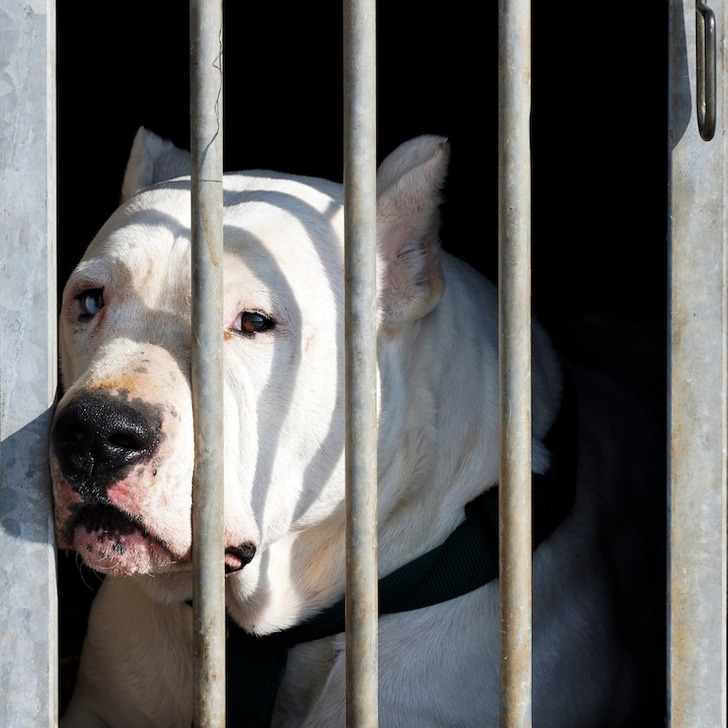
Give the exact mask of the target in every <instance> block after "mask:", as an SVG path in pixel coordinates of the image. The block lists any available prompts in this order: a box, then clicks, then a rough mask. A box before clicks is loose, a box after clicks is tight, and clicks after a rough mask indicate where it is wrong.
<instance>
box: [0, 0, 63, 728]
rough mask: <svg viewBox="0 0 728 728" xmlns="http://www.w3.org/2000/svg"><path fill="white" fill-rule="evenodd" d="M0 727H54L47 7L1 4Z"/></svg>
mask: <svg viewBox="0 0 728 728" xmlns="http://www.w3.org/2000/svg"><path fill="white" fill-rule="evenodd" d="M0 5H2V7H1V8H0V37H2V39H3V40H2V52H1V54H2V67H3V76H2V78H3V81H2V83H3V91H2V94H0V118H1V119H2V124H0V160H2V161H1V162H0V200H2V202H1V203H0V230H1V231H2V242H1V243H0V280H1V281H2V283H1V284H0V591H1V593H2V598H1V599H0V625H2V637H1V638H0V645H2V647H1V649H0V696H1V697H0V725H4V726H31V725H32V726H48V727H49V728H50V727H51V726H56V725H58V647H57V645H58V604H57V596H56V594H57V587H56V571H55V569H56V552H55V541H54V534H53V518H52V512H53V509H52V504H51V488H50V483H49V470H48V432H49V430H50V416H51V406H52V404H53V398H54V395H55V390H56V366H57V351H56V350H57V347H56V321H57V317H56V88H55V68H56V42H55V39H56V27H55V23H56V11H55V2H54V1H53V0H45V1H44V0H40V2H37V3H34V4H33V6H32V9H30V8H29V6H28V4H27V3H25V2H20V1H19V0H18V1H16V0H3V2H2V3H0Z"/></svg>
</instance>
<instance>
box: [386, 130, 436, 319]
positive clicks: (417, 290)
mask: <svg viewBox="0 0 728 728" xmlns="http://www.w3.org/2000/svg"><path fill="white" fill-rule="evenodd" d="M449 158H450V146H449V144H448V143H447V139H445V138H444V137H440V136H421V137H417V138H416V139H411V140H410V141H408V142H405V143H404V144H402V145H401V146H399V147H398V148H397V149H395V150H394V151H393V152H392V153H391V154H390V155H389V156H388V157H387V158H386V159H385V160H384V161H383V162H382V164H381V165H380V166H379V170H378V172H377V249H378V253H379V258H378V260H379V266H380V269H379V270H378V272H377V275H378V282H379V305H380V316H381V324H382V325H383V326H384V327H385V328H397V327H398V326H401V325H404V324H406V323H409V322H411V321H415V320H416V319H418V318H420V317H422V316H424V315H425V314H427V313H429V312H430V311H431V310H432V309H433V308H434V307H435V305H436V304H437V302H438V300H439V299H440V295H441V294H442V291H443V289H444V279H443V274H442V266H441V263H440V238H439V234H440V211H439V206H440V202H441V196H440V191H441V189H442V186H443V183H444V180H445V174H446V172H447V164H448V161H449Z"/></svg>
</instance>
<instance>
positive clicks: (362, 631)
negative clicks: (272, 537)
mask: <svg viewBox="0 0 728 728" xmlns="http://www.w3.org/2000/svg"><path fill="white" fill-rule="evenodd" d="M375 72H376V50H375V2H374V0H351V2H345V3H344V197H345V231H346V412H347V415H346V428H347V429H346V474H347V484H346V546H347V551H346V566H347V571H346V575H347V577H346V724H347V726H356V727H357V728H358V727H360V726H372V727H373V726H376V725H378V698H377V671H378V645H377V636H378V627H377V619H378V605H377V597H378V587H377V413H376V387H377V376H376V371H377V370H376V367H377V364H376V361H377V350H376V308H377V307H376V249H375V240H376V95H375V94H376V82H375Z"/></svg>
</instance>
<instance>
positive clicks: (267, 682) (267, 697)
mask: <svg viewBox="0 0 728 728" xmlns="http://www.w3.org/2000/svg"><path fill="white" fill-rule="evenodd" d="M544 444H545V445H546V447H547V448H548V450H549V452H550V455H551V462H550V465H549V468H548V470H547V472H545V473H543V474H534V476H533V495H532V509H533V514H532V528H533V539H532V540H533V548H534V550H535V549H536V548H537V547H538V545H539V544H540V543H541V542H542V541H544V540H545V539H546V538H548V536H550V535H551V533H553V531H554V530H555V529H556V528H557V526H558V525H559V524H560V523H561V522H562V521H563V520H564V519H565V518H566V516H567V515H568V513H569V512H570V510H571V508H572V506H573V504H574V499H575V496H576V469H577V463H578V437H577V423H576V402H575V393H574V391H573V386H572V385H571V383H570V382H567V383H566V385H565V391H564V396H563V399H562V406H561V410H560V412H559V415H558V417H557V418H556V420H555V421H554V423H553V425H552V426H551V429H550V430H549V432H548V434H547V436H546V438H545V440H544ZM497 576H498V488H497V487H492V488H491V489H490V490H488V491H486V492H485V493H483V494H482V495H480V496H478V497H477V498H475V499H474V500H473V501H471V502H470V503H468V504H467V505H466V506H465V520H464V521H463V522H462V523H461V524H460V525H459V526H458V527H457V528H456V529H455V530H454V531H453V532H452V533H451V534H450V536H449V537H448V538H447V540H446V541H445V542H444V543H443V544H442V545H440V546H438V547H437V548H435V549H433V550H432V551H429V552H427V553H426V554H423V555H422V556H420V557H419V558H417V559H415V560H414V561H411V562H410V563H408V564H405V565H404V566H402V567H400V568H399V569H397V570H396V571H394V572H392V573H391V574H388V575H387V576H385V577H384V578H382V579H380V580H379V613H380V615H381V614H393V613H395V612H406V611H411V610H413V609H420V608H422V607H426V606H430V605H432V604H438V603H440V602H444V601H448V600H449V599H454V598H455V597H458V596H462V595H463V594H467V593H468V592H470V591H473V590H474V589H477V588H479V587H481V586H483V585H485V584H487V583H488V582H489V581H491V580H493V579H495V578H496V577H497ZM344 629H345V628H344V600H343V599H342V600H341V601H339V602H337V603H336V604H334V605H333V606H331V607H329V608H327V609H325V610H323V611H322V612H319V613H318V614H316V615H314V616H313V617H311V618H309V619H307V620H306V621H304V622H302V623H301V624H299V625H296V626H294V627H291V628H289V629H287V630H283V631H281V632H275V633H273V634H270V635H265V636H263V637H256V636H253V635H250V634H248V633H247V632H245V631H244V630H243V629H241V628H240V627H239V626H238V625H237V624H235V623H234V622H233V621H232V620H231V619H228V638H227V725H230V726H233V725H234V726H242V727H244V728H262V727H263V726H268V725H270V720H271V715H272V712H273V704H274V702H275V697H276V693H277V691H278V686H279V684H280V682H281V680H282V678H283V674H284V672H285V669H286V659H287V654H288V650H289V648H291V647H293V646H295V645H297V644H300V643H302V642H310V641H313V640H317V639H321V638H323V637H328V636H331V635H335V634H339V633H341V632H344Z"/></svg>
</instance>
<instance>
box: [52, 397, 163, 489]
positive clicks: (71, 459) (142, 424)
mask: <svg viewBox="0 0 728 728" xmlns="http://www.w3.org/2000/svg"><path fill="white" fill-rule="evenodd" d="M161 439H162V415H161V412H160V410H159V408H157V407H155V406H153V405H150V404H146V403H143V402H133V403H130V402H129V401H128V400H126V399H122V398H121V397H119V396H117V395H109V394H106V393H103V392H100V393H93V394H83V395H80V396H78V397H76V398H75V399H74V400H72V401H71V402H70V403H69V404H68V405H66V406H65V407H64V408H63V409H62V410H61V411H60V412H59V413H58V415H57V417H56V419H55V421H54V423H53V431H52V434H51V442H52V447H53V452H54V455H55V457H56V458H57V460H58V464H59V466H60V469H61V472H62V473H63V477H64V478H65V479H66V480H67V481H68V483H69V484H70V485H71V487H72V488H73V489H74V490H75V491H76V492H77V493H78V494H79V495H80V496H81V497H82V498H84V499H85V500H91V501H93V500H97V499H103V497H104V496H105V494H106V491H107V490H108V488H110V487H111V486H112V485H113V484H114V483H116V482H117V481H119V480H121V479H123V478H124V477H126V475H127V474H128V473H129V471H130V470H131V469H132V468H133V467H134V466H135V465H137V464H139V463H143V462H146V461H149V460H150V459H151V458H152V457H153V455H154V454H155V453H156V451H157V449H158V448H159V443H160V441H161Z"/></svg>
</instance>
